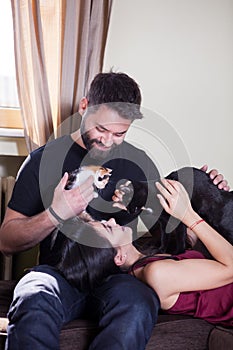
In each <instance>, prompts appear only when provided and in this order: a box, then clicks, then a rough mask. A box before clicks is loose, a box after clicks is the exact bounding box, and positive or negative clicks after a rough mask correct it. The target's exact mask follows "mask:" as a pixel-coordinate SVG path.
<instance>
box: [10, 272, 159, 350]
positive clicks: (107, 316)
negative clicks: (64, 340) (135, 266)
mask: <svg viewBox="0 0 233 350" xmlns="http://www.w3.org/2000/svg"><path fill="white" fill-rule="evenodd" d="M158 309H159V300H158V297H157V296H156V294H155V292H154V291H153V290H152V289H151V288H149V287H147V286H146V285H144V284H143V283H141V282H140V281H138V280H137V279H136V278H134V277H132V276H130V275H127V274H119V275H114V276H111V277H109V278H108V280H107V281H106V282H105V283H103V284H102V285H101V287H99V288H97V289H95V290H94V291H93V292H92V293H91V294H88V295H87V294H84V293H80V292H79V291H78V290H77V289H76V288H73V287H72V286H71V285H70V284H69V283H68V282H67V281H66V280H65V279H64V278H63V277H62V276H61V275H60V274H59V273H58V272H57V271H56V270H55V269H53V268H51V267H50V266H47V265H41V266H37V267H35V268H34V269H33V271H31V272H29V273H27V274H26V275H25V276H24V277H23V278H22V279H21V280H20V281H19V283H18V284H17V286H16V289H15V292H14V299H13V302H12V304H11V307H10V310H9V313H8V317H9V321H10V323H9V326H8V336H7V342H6V349H8V350H46V349H47V350H48V349H49V350H58V349H59V333H60V330H61V328H62V326H63V325H64V324H66V323H67V322H69V321H71V320H74V319H75V318H80V317H84V316H88V317H89V318H92V319H95V320H97V321H98V323H99V326H100V327H101V331H100V333H99V334H98V335H97V336H96V338H95V339H94V341H93V342H92V344H91V346H90V348H89V349H90V350H94V349H99V350H110V349H111V350H123V349H125V350H131V349H132V350H143V349H145V346H146V343H147V341H148V340H149V338H150V335H151V332H152V329H153V327H154V325H155V323H156V321H157V315H158ZM74 349H75V344H74Z"/></svg>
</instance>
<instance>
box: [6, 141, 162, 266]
mask: <svg viewBox="0 0 233 350" xmlns="http://www.w3.org/2000/svg"><path fill="white" fill-rule="evenodd" d="M88 164H89V165H90V164H98V165H103V166H105V167H108V168H111V169H112V175H111V177H110V181H109V183H108V184H107V186H106V187H105V189H103V190H101V191H100V192H99V196H98V198H97V199H94V200H92V201H91V203H89V206H88V207H87V211H88V212H89V213H90V214H91V215H92V216H93V217H95V219H97V220H103V219H105V220H108V219H109V218H111V217H115V218H116V220H117V222H118V223H119V224H121V225H126V224H128V225H130V226H131V227H132V229H133V231H134V232H136V227H137V218H135V216H134V215H130V214H128V213H127V212H124V211H120V210H119V209H113V207H112V202H111V198H112V195H113V193H114V191H115V188H116V185H117V183H118V181H120V180H122V179H128V180H131V181H152V182H153V183H154V181H156V180H158V179H159V173H158V170H157V168H156V167H155V165H154V164H153V162H152V161H151V159H150V158H149V157H148V156H147V155H146V153H145V152H144V151H142V150H139V149H137V148H136V147H134V146H133V145H131V144H129V143H127V142H125V141H124V142H123V143H122V144H121V145H120V146H118V147H116V148H115V149H114V151H113V153H112V154H111V156H110V157H109V158H107V159H104V160H103V161H102V164H100V161H97V160H94V159H91V158H90V157H89V155H88V152H87V150H85V149H83V148H82V147H80V146H79V145H78V144H77V143H75V142H74V141H73V140H72V138H71V136H68V135H66V136H62V137H60V138H58V139H56V140H54V141H51V142H49V143H47V144H46V145H45V146H43V147H40V148H38V149H37V150H35V151H34V152H32V153H31V154H30V155H29V156H28V158H27V159H26V161H25V162H24V164H23V165H22V167H21V169H20V171H19V174H18V176H17V181H16V184H15V187H14V190H13V194H12V198H11V200H10V202H9V204H8V206H9V208H11V209H13V210H15V211H17V212H20V213H22V214H24V215H26V216H33V215H35V214H38V213H40V212H42V211H44V210H45V209H46V208H48V206H49V205H50V204H51V201H52V198H53V192H54V189H55V187H56V186H57V184H58V183H59V181H60V179H61V177H62V176H63V174H64V172H66V171H67V172H70V171H73V170H74V169H77V168H79V167H80V166H81V165H88ZM50 236H51V235H49V236H48V237H47V238H45V239H44V240H43V241H42V242H41V244H40V263H48V262H50V258H51V256H49V255H51V254H50V253H51V251H50V246H51V237H50ZM56 243H57V244H56V245H55V247H56V249H59V246H60V244H59V240H58V242H56ZM50 263H51V262H50Z"/></svg>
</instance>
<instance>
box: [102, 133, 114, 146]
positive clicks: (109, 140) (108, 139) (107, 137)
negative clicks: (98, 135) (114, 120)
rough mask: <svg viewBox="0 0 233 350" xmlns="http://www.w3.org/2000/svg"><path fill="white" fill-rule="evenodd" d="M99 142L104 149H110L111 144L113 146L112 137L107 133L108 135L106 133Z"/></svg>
mask: <svg viewBox="0 0 233 350" xmlns="http://www.w3.org/2000/svg"><path fill="white" fill-rule="evenodd" d="M101 142H102V144H103V145H104V146H106V147H111V146H112V144H113V135H112V134H111V133H110V132H109V133H106V134H105V135H104V136H103V137H102V139H101Z"/></svg>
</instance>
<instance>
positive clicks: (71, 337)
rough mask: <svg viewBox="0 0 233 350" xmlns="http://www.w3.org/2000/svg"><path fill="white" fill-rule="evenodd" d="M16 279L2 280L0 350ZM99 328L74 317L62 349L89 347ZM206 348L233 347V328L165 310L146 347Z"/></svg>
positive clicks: (151, 349)
mask: <svg viewBox="0 0 233 350" xmlns="http://www.w3.org/2000/svg"><path fill="white" fill-rule="evenodd" d="M15 283H16V282H15V281H0V350H3V349H4V344H5V340H6V325H7V318H6V317H7V316H6V315H7V310H8V308H9V305H10V302H11V299H12V294H13V290H14V286H15ZM98 332H99V329H98V326H97V325H96V324H94V323H92V322H90V321H88V320H81V319H77V320H75V321H72V322H70V323H68V324H66V325H65V326H64V327H63V328H62V330H61V333H60V349H61V350H86V349H88V345H89V344H90V342H91V340H92V339H93V338H94V337H95V335H96V334H97V333H98ZM205 349H209V350H230V349H233V329H226V328H223V327H217V326H216V327H215V326H213V325H211V324H209V323H208V322H206V321H203V320H199V319H194V318H192V317H189V316H178V315H163V314H162V313H161V314H160V315H159V317H158V323H157V324H156V325H155V327H154V330H153V332H152V335H151V338H150V341H149V343H148V345H147V347H146V350H205ZM22 350H23V349H22ZM109 350H111V349H109ZM135 350H137V349H135Z"/></svg>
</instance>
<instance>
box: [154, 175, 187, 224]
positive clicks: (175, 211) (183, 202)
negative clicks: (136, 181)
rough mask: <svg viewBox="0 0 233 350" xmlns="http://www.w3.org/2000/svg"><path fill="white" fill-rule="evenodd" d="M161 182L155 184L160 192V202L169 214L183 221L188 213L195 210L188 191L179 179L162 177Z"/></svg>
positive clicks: (158, 195)
mask: <svg viewBox="0 0 233 350" xmlns="http://www.w3.org/2000/svg"><path fill="white" fill-rule="evenodd" d="M161 182H162V184H161V183H159V182H156V184H155V185H156V187H157V189H158V190H159V192H160V193H159V194H157V197H158V199H159V201H160V204H161V205H162V207H163V208H164V210H166V212H167V213H168V214H170V215H172V216H174V217H175V218H177V219H179V220H181V221H183V219H184V216H185V215H186V213H190V212H192V211H193V209H192V206H191V202H190V199H189V196H188V193H187V192H186V190H185V188H184V186H183V185H182V184H181V183H180V182H178V181H174V180H168V179H161Z"/></svg>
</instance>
